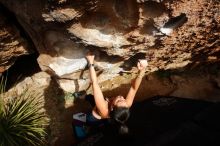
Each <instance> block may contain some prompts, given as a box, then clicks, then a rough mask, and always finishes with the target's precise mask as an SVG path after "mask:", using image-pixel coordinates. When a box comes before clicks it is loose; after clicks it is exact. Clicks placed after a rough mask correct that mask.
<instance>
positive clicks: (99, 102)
mask: <svg viewBox="0 0 220 146" xmlns="http://www.w3.org/2000/svg"><path fill="white" fill-rule="evenodd" d="M94 57H95V56H94V55H92V54H90V53H89V54H88V55H87V56H86V58H87V60H88V63H89V72H90V78H91V82H92V88H93V94H94V98H95V104H96V107H97V109H98V111H99V114H100V116H101V117H102V118H106V117H108V103H107V102H106V101H105V99H104V96H103V93H102V91H101V89H100V87H99V84H98V80H97V76H96V72H95V69H94Z"/></svg>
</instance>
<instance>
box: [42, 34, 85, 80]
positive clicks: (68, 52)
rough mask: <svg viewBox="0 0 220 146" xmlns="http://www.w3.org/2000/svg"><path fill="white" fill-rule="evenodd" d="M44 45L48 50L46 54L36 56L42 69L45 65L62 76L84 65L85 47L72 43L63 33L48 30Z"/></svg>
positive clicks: (82, 67)
mask: <svg viewBox="0 0 220 146" xmlns="http://www.w3.org/2000/svg"><path fill="white" fill-rule="evenodd" d="M45 45H46V46H47V49H48V50H49V52H48V54H47V55H43V54H42V55H40V56H39V58H38V61H39V63H40V65H41V66H42V68H43V69H44V67H43V66H47V67H49V68H50V69H52V71H53V72H54V73H55V74H56V75H58V76H62V75H65V74H70V73H73V72H76V71H79V70H80V69H84V68H85V67H86V65H87V61H86V59H85V54H86V49H85V47H83V46H82V45H80V44H76V43H74V42H73V41H71V40H69V39H68V38H67V37H66V36H65V35H63V34H61V33H59V32H55V31H48V32H47V33H46V35H45Z"/></svg>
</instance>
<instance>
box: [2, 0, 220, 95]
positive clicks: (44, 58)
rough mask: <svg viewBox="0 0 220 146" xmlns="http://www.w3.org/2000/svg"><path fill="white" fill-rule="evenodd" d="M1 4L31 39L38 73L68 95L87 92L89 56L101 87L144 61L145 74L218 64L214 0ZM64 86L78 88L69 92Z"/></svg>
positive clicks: (31, 0)
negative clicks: (89, 53)
mask: <svg viewBox="0 0 220 146" xmlns="http://www.w3.org/2000/svg"><path fill="white" fill-rule="evenodd" d="M0 2H1V3H2V4H3V5H5V6H6V7H7V8H8V9H9V10H11V11H12V12H13V13H14V14H15V15H16V17H17V19H18V20H19V23H20V24H21V25H22V26H23V27H24V28H25V30H26V31H27V33H28V34H29V36H30V37H31V39H32V41H33V42H34V44H35V46H36V48H37V50H38V52H39V54H40V56H39V58H38V62H39V64H40V66H41V69H42V70H43V71H47V72H49V73H50V74H51V75H54V76H56V78H57V81H58V82H59V83H62V87H63V88H64V90H66V91H71V92H73V91H75V90H76V89H78V90H82V89H85V88H87V85H88V84H89V81H88V80H87V79H88V72H87V71H84V69H85V67H86V60H85V58H84V55H85V53H86V52H87V51H88V50H92V51H94V52H95V54H96V56H97V58H96V60H97V70H98V71H99V72H100V76H99V78H100V81H105V80H108V79H110V78H114V77H116V76H118V75H119V73H121V72H125V71H131V70H132V66H135V62H136V61H137V59H139V58H143V57H147V58H149V67H148V71H149V72H154V71H156V70H161V69H162V70H163V69H164V70H166V69H181V68H183V67H186V66H187V65H189V66H190V67H191V68H193V67H194V66H196V65H198V64H200V63H207V62H208V63H213V62H217V61H219V52H220V50H219V30H220V29H219V22H220V18H219V1H218V0H213V1H206V0H199V1H196V0H192V1H188V0H182V1H176V0H173V1H168V0H164V1H137V2H136V1H134V0H110V1H104V0H96V1H92V0H76V1H74V2H73V1H71V0H53V1H43V0H40V1H39V0H28V1H23V2H18V1H13V0H7V1H6V0H0ZM167 31H168V32H167ZM164 33H165V34H167V35H165V34H164ZM78 79H79V81H78ZM82 80H83V82H81V81H82ZM68 82H69V85H72V83H74V84H75V87H77V86H80V87H77V88H73V89H72V90H71V89H70V88H68V89H67V88H66V87H68V86H69V85H68ZM85 82H86V83H85ZM78 83H79V84H78ZM60 85H61V84H60Z"/></svg>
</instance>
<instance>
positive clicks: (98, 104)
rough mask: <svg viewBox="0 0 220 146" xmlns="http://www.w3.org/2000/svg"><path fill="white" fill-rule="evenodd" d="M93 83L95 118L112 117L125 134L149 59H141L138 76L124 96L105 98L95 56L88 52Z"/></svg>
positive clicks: (121, 132) (93, 114) (120, 130)
mask: <svg viewBox="0 0 220 146" xmlns="http://www.w3.org/2000/svg"><path fill="white" fill-rule="evenodd" d="M86 58H87V61H88V66H89V71H90V77H91V83H92V88H93V94H94V100H95V107H94V108H93V111H92V116H93V119H96V120H100V119H106V118H112V119H113V120H114V121H115V122H116V123H118V124H119V125H120V128H119V133H120V134H125V133H127V132H128V128H127V126H125V122H126V121H127V120H128V118H129V115H130V112H129V108H130V107H131V105H132V103H133V100H134V97H135V94H136V92H137V90H138V88H139V86H140V83H141V81H142V77H143V76H144V74H145V68H146V67H147V65H148V63H147V60H139V61H138V63H137V68H138V70H139V74H138V76H137V77H136V78H135V79H134V80H133V81H132V83H131V87H130V90H129V92H128V94H127V96H126V98H124V97H123V96H121V95H119V96H117V97H113V98H111V99H105V98H104V96H103V93H102V91H101V89H100V87H99V84H98V81H97V76H96V72H95V69H94V58H95V56H94V55H93V54H91V53H88V54H87V56H86Z"/></svg>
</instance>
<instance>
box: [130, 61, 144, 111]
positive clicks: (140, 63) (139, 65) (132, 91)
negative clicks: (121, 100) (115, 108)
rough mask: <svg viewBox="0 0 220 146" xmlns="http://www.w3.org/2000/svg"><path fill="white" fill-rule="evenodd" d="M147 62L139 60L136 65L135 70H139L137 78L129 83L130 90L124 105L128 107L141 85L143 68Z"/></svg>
mask: <svg viewBox="0 0 220 146" xmlns="http://www.w3.org/2000/svg"><path fill="white" fill-rule="evenodd" d="M147 65H148V63H147V60H139V61H138V63H137V68H138V70H139V74H138V76H137V77H136V78H135V79H134V80H133V81H132V82H131V88H130V90H129V91H128V95H127V97H126V103H127V105H128V106H129V107H131V105H132V103H133V101H134V97H135V95H136V93H137V90H138V88H139V86H140V84H141V81H142V78H143V76H144V74H145V68H146V67H147Z"/></svg>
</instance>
